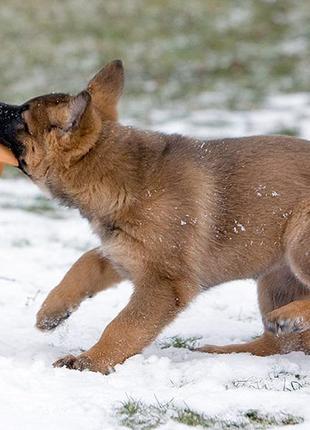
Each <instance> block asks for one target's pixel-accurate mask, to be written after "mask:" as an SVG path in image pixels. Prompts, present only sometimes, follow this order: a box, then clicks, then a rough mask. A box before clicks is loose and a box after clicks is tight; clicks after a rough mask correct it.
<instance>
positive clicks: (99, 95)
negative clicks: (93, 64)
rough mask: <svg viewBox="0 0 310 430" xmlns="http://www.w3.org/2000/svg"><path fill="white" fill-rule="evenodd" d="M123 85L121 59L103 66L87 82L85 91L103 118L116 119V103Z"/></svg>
mask: <svg viewBox="0 0 310 430" xmlns="http://www.w3.org/2000/svg"><path fill="white" fill-rule="evenodd" d="M123 87H124V68H123V63H122V61H121V60H115V61H112V62H111V63H109V64H108V65H106V66H105V67H103V68H102V69H101V70H100V71H99V72H98V73H97V74H96V75H95V76H94V77H93V78H92V79H91V80H90V82H89V83H88V86H87V91H88V92H89V94H90V95H91V98H92V102H93V103H94V105H95V107H96V108H97V109H98V110H99V112H100V114H101V117H102V119H103V120H111V121H116V120H117V116H118V115H117V103H118V100H119V98H120V96H121V94H122V91H123Z"/></svg>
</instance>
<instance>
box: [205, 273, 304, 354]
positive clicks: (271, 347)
mask: <svg viewBox="0 0 310 430" xmlns="http://www.w3.org/2000/svg"><path fill="white" fill-rule="evenodd" d="M307 298H309V290H308V289H307V287H305V286H304V285H303V284H302V283H301V282H300V281H299V280H298V279H297V278H296V277H295V276H294V275H293V274H292V273H291V271H290V269H289V268H288V266H285V265H284V266H282V267H278V268H277V269H274V270H273V271H271V272H269V273H268V274H266V275H264V276H262V277H260V278H259V280H258V299H259V306H260V311H261V314H262V318H263V321H264V322H265V325H266V324H268V323H267V317H268V316H269V315H270V314H272V313H273V312H276V311H275V309H281V308H283V307H286V306H290V305H289V303H291V302H292V304H293V303H296V302H295V301H296V300H298V301H302V302H304V303H305V301H307ZM308 335H309V333H307V332H305V333H293V334H292V333H288V334H284V333H283V334H282V335H281V336H275V335H274V334H273V333H270V332H269V330H266V332H265V333H264V334H263V335H262V336H260V337H259V338H257V339H255V340H253V341H251V342H248V343H244V344H233V345H226V346H215V345H205V346H203V347H201V348H198V351H202V352H209V353H217V354H227V353H233V352H236V353H238V352H248V353H250V354H253V355H259V356H267V355H273V354H286V353H288V352H291V351H301V350H302V351H305V352H307V351H308V347H307V342H306V340H307V339H308V338H309V336H308ZM309 345H310V343H309Z"/></svg>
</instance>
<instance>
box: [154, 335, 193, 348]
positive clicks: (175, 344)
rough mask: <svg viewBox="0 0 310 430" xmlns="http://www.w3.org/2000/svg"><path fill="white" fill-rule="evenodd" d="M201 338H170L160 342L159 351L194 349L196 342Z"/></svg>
mask: <svg viewBox="0 0 310 430" xmlns="http://www.w3.org/2000/svg"><path fill="white" fill-rule="evenodd" d="M200 339H201V337H196V336H192V337H182V336H172V337H170V338H167V339H164V340H162V341H161V342H160V343H159V345H160V348H161V349H167V348H186V349H194V348H195V347H196V346H197V342H198V341H199V340H200Z"/></svg>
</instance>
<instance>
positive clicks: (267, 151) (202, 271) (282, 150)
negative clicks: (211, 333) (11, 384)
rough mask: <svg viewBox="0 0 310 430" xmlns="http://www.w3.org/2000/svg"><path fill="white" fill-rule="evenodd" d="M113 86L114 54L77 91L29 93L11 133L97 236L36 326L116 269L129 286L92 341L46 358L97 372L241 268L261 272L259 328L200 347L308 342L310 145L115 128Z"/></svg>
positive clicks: (118, 78)
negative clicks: (227, 342)
mask: <svg viewBox="0 0 310 430" xmlns="http://www.w3.org/2000/svg"><path fill="white" fill-rule="evenodd" d="M122 87H123V69H122V65H121V63H120V62H119V61H116V62H113V63H111V64H110V65H108V66H107V67H106V68H104V69H103V70H102V71H100V72H99V73H98V74H97V75H96V76H95V78H94V79H93V80H91V81H90V83H89V84H88V87H87V88H88V90H86V91H82V92H81V93H80V94H78V95H77V96H75V97H74V96H68V95H64V94H58V95H57V94H56V95H47V96H42V97H38V98H36V99H33V100H30V101H29V102H28V103H27V109H26V111H25V112H24V114H23V115H24V121H25V129H24V131H20V132H18V138H19V140H20V142H22V144H23V145H24V151H23V154H22V156H21V157H20V159H19V161H20V164H21V165H22V166H23V168H24V171H25V173H26V174H28V175H29V176H30V177H31V178H32V179H33V180H34V182H36V183H37V184H38V185H40V186H43V187H44V188H47V189H48V190H49V192H50V193H51V194H52V195H53V196H54V197H55V198H56V199H58V200H59V201H61V202H62V203H63V204H66V205H68V206H71V207H76V208H78V209H79V210H80V212H81V214H82V216H84V217H86V218H87V219H88V220H89V222H90V224H91V225H92V227H93V229H94V231H95V232H96V233H97V235H98V236H99V238H100V239H101V243H102V245H101V248H100V250H94V251H91V252H90V253H87V254H86V255H85V256H83V257H82V258H81V259H80V260H79V262H77V263H76V264H75V265H74V266H73V268H72V269H71V270H70V271H69V273H68V274H67V275H66V277H65V278H64V280H63V281H62V282H61V283H60V284H59V286H58V287H57V288H56V289H55V290H53V291H52V292H51V293H50V295H49V296H48V298H47V299H46V300H45V302H44V304H43V306H42V308H41V310H40V311H39V313H38V317H37V326H38V327H39V328H41V329H43V330H45V329H51V328H54V327H55V326H57V325H58V324H59V323H60V322H61V321H62V320H63V319H64V318H66V317H67V316H69V314H70V313H71V312H72V311H73V310H75V309H76V308H77V307H78V305H79V303H80V302H81V301H82V300H83V299H84V298H85V297H88V296H90V295H93V294H95V293H97V292H98V291H100V290H103V289H106V288H108V287H110V286H111V285H113V284H114V283H116V282H118V281H119V280H120V279H130V280H131V281H132V282H133V283H134V287H135V288H134V293H133V295H132V297H131V299H130V301H129V303H128V305H127V306H126V307H125V308H124V310H123V311H122V312H121V313H120V314H119V315H118V316H117V318H116V319H115V320H113V321H112V322H111V324H109V325H108V327H107V328H106V329H105V330H104V332H103V335H102V337H101V338H100V339H99V341H98V342H97V344H96V345H94V346H93V347H92V348H91V349H90V350H89V351H87V352H85V353H83V354H81V355H79V356H77V357H73V356H67V357H65V358H63V359H60V360H59V361H57V362H56V364H55V365H56V366H67V367H69V368H74V369H80V370H82V369H84V368H88V369H90V370H94V371H100V372H102V373H106V372H108V371H109V369H110V368H112V367H114V366H115V365H116V364H117V363H121V362H123V361H124V360H125V359H126V358H128V357H130V356H131V355H133V354H135V353H137V352H139V351H141V350H142V349H143V348H144V347H145V346H147V345H148V344H149V343H150V342H151V341H152V340H153V339H155V337H156V336H157V335H158V334H159V332H160V331H161V330H162V329H163V328H164V327H165V326H166V325H167V324H168V323H170V322H171V321H172V320H173V319H174V318H175V316H176V315H177V314H178V313H179V312H180V311H182V310H183V309H184V308H185V307H186V306H187V305H188V304H189V303H190V302H191V300H192V299H193V298H194V297H196V296H197V294H199V292H200V291H201V290H203V289H207V288H210V287H212V286H215V285H217V284H220V283H222V282H226V281H230V280H233V279H243V278H253V279H256V280H257V281H258V289H259V301H260V308H261V312H262V317H263V320H264V324H265V327H266V332H265V334H264V335H263V336H262V337H261V338H260V339H258V340H256V341H254V342H251V343H249V344H245V345H241V346H240V345H237V346H236V345H233V346H228V347H213V346H205V347H202V348H201V349H200V350H203V351H208V352H221V353H223V352H251V353H253V354H257V355H268V354H274V353H286V352H289V351H291V350H302V351H305V352H308V351H309V345H310V338H309V337H310V336H309V333H310V331H309V329H308V328H309V321H310V313H309V307H310V306H309V303H310V301H308V300H309V294H310V292H309V287H310V269H309V267H310V266H309V255H308V248H307V243H309V240H310V199H309V197H310V196H309V190H310V146H309V142H307V141H305V140H301V139H297V138H293V137H284V136H270V137H267V136H255V137H247V138H239V139H223V140H217V141H201V140H196V139H191V138H187V137H184V136H180V135H170V136H168V135H164V134H161V133H155V132H148V131H142V130H138V129H135V128H132V127H124V126H122V125H120V124H119V123H117V122H116V118H117V101H118V99H119V96H120V94H121V91H122ZM212 330H213V327H212ZM292 332H293V333H292ZM276 334H277V335H278V336H276Z"/></svg>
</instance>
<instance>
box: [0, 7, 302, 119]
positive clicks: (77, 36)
mask: <svg viewBox="0 0 310 430" xmlns="http://www.w3.org/2000/svg"><path fill="white" fill-rule="evenodd" d="M2 3H3V4H1V15H0V27H1V31H2V35H3V37H2V39H1V57H0V92H1V99H4V100H7V101H11V102H20V101H22V100H24V99H27V98H29V97H32V96H33V95H36V94H38V93H44V92H50V91H58V90H64V91H77V90H79V89H80V88H81V86H82V85H83V84H84V82H85V80H86V79H87V78H88V77H90V76H91V75H92V74H93V73H94V71H95V70H97V69H98V68H99V67H100V66H101V65H102V64H104V63H106V62H107V61H110V60H111V59H114V58H122V59H123V60H124V61H125V65H126V69H127V79H126V95H127V97H126V100H127V103H125V104H124V105H123V108H124V110H125V111H126V113H127V114H128V111H127V109H130V113H131V114H132V115H139V114H141V115H144V116H147V110H146V109H145V101H146V100H147V102H146V103H147V104H149V105H151V106H154V105H158V106H162V105H163V103H164V104H165V106H168V105H169V103H170V102H171V103H173V104H174V105H176V106H178V107H181V106H182V105H180V104H178V101H181V100H183V104H184V101H185V100H186V104H187V105H189V104H199V100H198V99H197V97H196V96H198V95H199V94H201V92H204V91H215V92H219V93H221V94H222V95H225V102H224V103H225V104H226V107H231V108H236V107H244V106H247V107H253V106H254V105H257V104H259V103H260V102H261V101H263V100H264V97H265V96H266V94H268V93H270V92H271V91H285V92H291V91H294V92H295V91H308V90H309V76H308V70H309V68H310V67H309V66H310V57H309V55H308V53H309V51H310V30H309V25H308V23H309V19H310V3H309V2H306V1H304V2H301V1H298V0H275V1H267V0H261V1H256V0H248V1H246V2H244V1H241V0H236V1H234V0H221V1H218V0H192V1H191V5H190V7H188V2H187V1H185V0H165V1H164V0H147V1H146V0H131V1H130V2H129V1H127V0H118V1H117V2H116V1H115V0H105V1H104V2H102V1H101V0H92V1H86V0H67V1H66V2H64V1H62V0H53V1H49V0H42V1H41V2H40V4H38V2H37V0H27V2H25V1H23V0H11V1H10V2H2ZM138 96H141V99H139V98H137V97H138ZM142 100H143V101H144V102H143V103H142ZM176 103H177V104H176Z"/></svg>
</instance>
